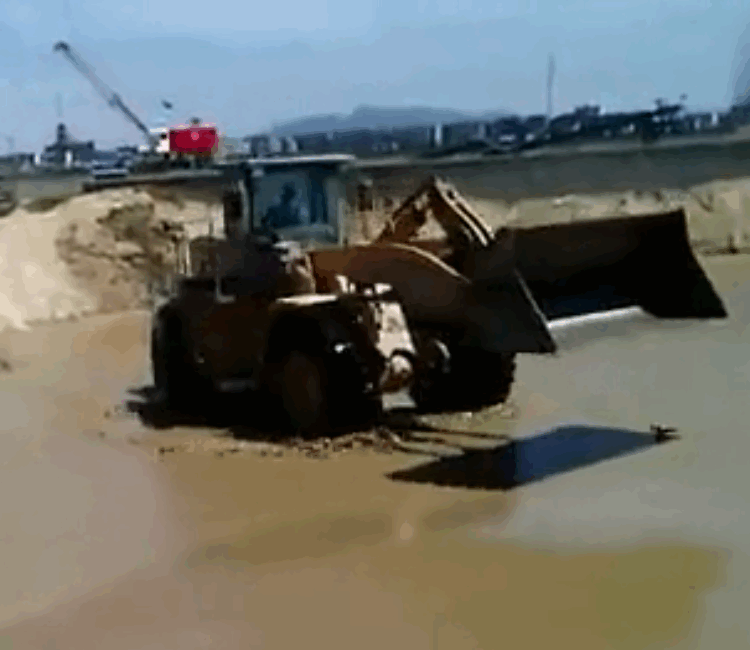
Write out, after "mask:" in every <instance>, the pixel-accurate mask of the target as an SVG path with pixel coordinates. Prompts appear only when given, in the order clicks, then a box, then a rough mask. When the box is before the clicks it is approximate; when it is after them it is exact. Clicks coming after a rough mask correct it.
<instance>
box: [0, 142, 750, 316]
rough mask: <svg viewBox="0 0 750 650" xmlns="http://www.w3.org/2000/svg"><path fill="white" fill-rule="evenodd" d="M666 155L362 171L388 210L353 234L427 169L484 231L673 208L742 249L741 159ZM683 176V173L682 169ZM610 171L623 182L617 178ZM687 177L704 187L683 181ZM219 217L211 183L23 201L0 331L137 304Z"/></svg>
mask: <svg viewBox="0 0 750 650" xmlns="http://www.w3.org/2000/svg"><path fill="white" fill-rule="evenodd" d="M727 151H729V148H727ZM742 151H744V149H742V150H741V151H740V153H742ZM730 153H731V152H730ZM670 155H671V156H672V158H669V157H668V156H666V154H664V153H662V154H661V166H660V165H658V164H656V163H655V162H654V160H655V159H654V158H653V157H651V158H649V157H648V156H645V155H640V157H639V156H638V155H636V154H633V155H629V156H621V157H620V158H619V159H618V158H612V157H610V158H608V159H607V160H608V161H609V162H608V163H607V165H604V164H602V161H601V160H600V161H599V164H598V166H597V165H595V164H593V163H592V160H591V158H592V157H591V156H588V157H586V158H585V159H581V160H579V161H578V162H577V163H575V161H572V160H571V159H567V160H565V161H552V162H550V161H546V162H545V161H543V160H538V161H535V162H534V167H531V166H528V165H527V163H524V165H527V166H526V167H525V168H524V169H520V170H519V169H516V170H515V171H514V168H513V167H512V166H510V167H509V166H508V164H503V165H497V164H492V163H489V164H487V165H484V166H480V167H477V166H466V165H461V166H455V167H450V166H445V165H443V166H441V167H440V168H435V169H430V170H424V169H409V170H404V169H402V170H398V169H395V170H389V171H388V172H387V173H386V172H384V171H382V170H381V171H379V172H377V173H375V174H373V173H372V170H370V173H371V176H373V177H374V180H375V184H374V190H375V196H376V198H381V199H382V198H387V199H389V204H390V205H389V207H388V209H387V210H383V209H381V210H377V209H376V210H374V211H370V212H368V213H366V214H362V215H359V218H358V219H357V223H356V227H355V228H354V231H355V236H356V238H357V239H360V240H361V239H368V238H371V237H373V236H375V235H376V234H377V233H378V231H379V229H380V228H381V227H382V224H383V221H384V219H385V216H386V214H387V212H388V210H391V209H393V208H394V207H395V206H396V205H397V204H398V202H399V201H400V200H402V199H404V198H406V196H408V194H409V192H411V191H413V190H414V189H416V187H417V186H418V184H419V183H420V182H421V181H422V180H424V178H426V176H427V175H428V174H429V173H439V174H440V175H442V176H444V177H446V178H448V179H449V180H450V181H452V182H453V183H454V184H455V185H456V187H457V188H458V189H459V191H461V192H462V193H463V194H464V195H465V197H466V198H467V200H468V201H469V202H470V203H472V204H473V205H474V206H475V207H476V209H477V211H478V212H479V213H480V214H481V215H482V216H483V217H484V218H485V219H486V220H487V221H488V222H489V223H490V225H492V226H493V227H497V226H499V225H502V224H509V223H518V224H521V225H535V224H543V223H553V222H566V221H572V220H581V219H587V218H597V217H606V216H615V215H622V214H633V215H636V214H644V213H653V212H662V211H666V210H671V209H674V208H675V207H678V206H682V207H684V208H685V210H686V212H687V215H688V230H689V235H690V238H691V241H692V242H693V244H694V245H695V246H696V247H697V248H698V250H710V249H713V250H714V251H717V250H720V249H721V248H722V247H725V246H726V245H727V242H731V243H733V244H734V246H735V247H737V248H739V249H743V247H747V246H748V245H750V222H749V221H748V216H747V215H749V214H750V177H745V176H742V175H741V174H746V173H747V170H748V169H750V166H748V165H747V164H746V162H745V158H744V154H743V155H739V154H737V152H736V151H735V154H734V155H729V154H726V152H725V154H722V155H724V158H721V157H720V156H719V157H717V156H718V154H716V155H714V157H713V158H710V157H709V159H708V160H706V161H702V162H701V161H698V162H697V163H696V164H697V165H698V166H699V169H698V170H697V171H696V169H695V168H694V167H693V166H691V165H690V164H688V162H687V161H686V160H685V158H684V156H683V157H682V158H680V156H679V152H673V153H672V154H670ZM594 158H595V157H594ZM618 161H619V162H618ZM594 162H595V161H594ZM748 162H750V161H748ZM563 163H564V164H563ZM574 163H575V164H574ZM597 169H598V171H597ZM683 169H687V170H688V171H687V172H686V173H685V174H682V173H680V170H683ZM540 170H541V172H540ZM654 170H656V171H657V172H658V173H655V171H654ZM539 173H541V176H540V175H539ZM711 173H713V178H714V179H715V178H716V177H717V176H731V175H737V176H738V177H737V178H731V179H722V180H710V179H709V180H706V178H707V177H708V176H709V175H710V174H711ZM524 174H525V176H524ZM587 174H588V175H589V178H588V184H589V187H590V188H593V189H594V190H596V191H595V192H583V191H580V190H579V191H573V190H575V189H576V187H578V186H576V183H581V184H582V185H581V188H582V189H585V183H586V180H585V179H584V180H579V181H576V180H575V179H576V178H579V179H580V178H581V177H582V176H586V175H587ZM597 174H598V175H597ZM617 174H621V175H622V176H623V177H624V178H625V180H623V181H618V180H616V178H617ZM524 178H525V180H524ZM540 178H542V179H544V178H546V179H547V181H545V182H541V181H540V180H539V179H540ZM530 179H531V180H530ZM534 179H536V180H534ZM550 179H551V180H550ZM608 179H609V180H608ZM686 179H694V180H700V179H702V180H701V182H699V183H697V184H694V185H689V184H687V182H686ZM606 182H609V183H610V185H609V187H610V188H612V187H616V186H617V185H618V184H620V183H622V184H624V185H626V186H628V187H630V188H638V187H639V186H640V187H641V188H646V189H648V188H650V189H652V190H653V189H659V188H661V189H662V191H661V193H660V194H655V193H654V192H649V191H645V190H643V191H637V189H630V190H627V191H621V192H616V191H610V192H604V191H601V189H600V188H602V187H605V183H606ZM524 183H525V185H524ZM555 184H556V185H555ZM664 188H668V189H664ZM545 193H546V194H545ZM537 195H541V196H537ZM561 195H564V196H561ZM550 197H556V198H550ZM560 199H563V200H560ZM375 207H376V208H377V207H378V206H377V205H376V206H375ZM221 213H222V208H221V196H220V192H218V191H217V190H216V188H201V187H196V188H193V187H173V188H163V187H161V188H144V189H117V190H103V191H100V192H96V193H91V194H84V195H78V196H70V195H69V194H68V195H67V196H62V197H57V198H55V197H50V196H39V195H36V196H33V197H28V198H27V199H26V200H25V201H22V202H21V205H20V207H18V208H17V209H16V210H14V211H13V212H12V213H11V214H9V215H8V216H6V217H5V218H3V219H2V220H0V260H2V261H3V262H4V272H3V275H2V277H0V329H3V328H4V327H7V326H12V327H15V328H26V327H28V326H29V325H31V324H33V323H34V322H39V321H46V320H50V319H53V320H54V319H65V318H69V317H75V316H77V315H80V314H83V313H89V312H108V311H118V310H122V309H129V308H133V307H142V306H144V305H145V304H147V302H148V299H149V296H148V287H149V283H150V281H151V280H152V279H153V278H154V277H157V276H159V275H160V274H163V273H168V272H169V271H170V270H171V269H173V268H174V266H175V264H176V254H175V247H174V243H173V232H174V229H175V227H181V228H183V229H184V230H185V231H186V232H187V234H188V236H190V237H198V236H201V235H207V234H209V232H210V231H211V228H213V230H214V232H219V231H221V229H222V228H223V223H222V218H221ZM209 224H212V225H211V226H210V225H209Z"/></svg>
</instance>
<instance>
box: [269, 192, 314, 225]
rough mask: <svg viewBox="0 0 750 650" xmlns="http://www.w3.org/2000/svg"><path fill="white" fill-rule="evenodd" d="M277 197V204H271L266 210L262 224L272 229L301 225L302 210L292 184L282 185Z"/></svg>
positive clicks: (303, 221)
mask: <svg viewBox="0 0 750 650" xmlns="http://www.w3.org/2000/svg"><path fill="white" fill-rule="evenodd" d="M279 199H280V200H279V203H278V204H276V205H272V206H271V207H269V208H268V210H267V211H266V216H265V219H264V220H263V223H264V225H265V226H266V227H268V228H271V229H273V230H276V229H277V228H290V227H294V226H301V225H303V224H304V223H305V219H304V216H305V215H304V210H303V209H302V208H301V207H300V205H299V201H298V200H297V190H296V189H295V188H294V185H292V184H291V183H287V184H286V185H284V187H283V188H282V189H281V195H280V197H279Z"/></svg>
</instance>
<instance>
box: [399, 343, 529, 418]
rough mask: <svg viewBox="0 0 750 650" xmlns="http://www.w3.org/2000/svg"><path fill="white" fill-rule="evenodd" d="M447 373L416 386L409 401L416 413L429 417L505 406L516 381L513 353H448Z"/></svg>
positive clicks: (461, 349)
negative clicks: (412, 402) (433, 414)
mask: <svg viewBox="0 0 750 650" xmlns="http://www.w3.org/2000/svg"><path fill="white" fill-rule="evenodd" d="M450 354H451V359H450V370H449V372H448V373H446V374H443V375H440V376H435V377H432V378H427V379H422V380H418V381H417V382H415V384H414V386H413V387H412V390H411V397H412V400H414V402H415V404H416V405H417V408H418V410H420V411H422V412H429V413H441V412H442V413H449V412H461V411H478V410H480V409H483V408H488V407H491V406H496V405H498V404H502V403H503V402H505V401H506V400H507V399H508V397H509V395H510V391H511V388H512V387H513V381H514V380H515V370H516V359H515V354H512V353H488V352H485V351H482V350H477V349H474V348H464V347H456V348H453V349H451V350H450Z"/></svg>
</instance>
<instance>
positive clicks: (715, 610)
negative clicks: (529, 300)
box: [0, 258, 750, 650]
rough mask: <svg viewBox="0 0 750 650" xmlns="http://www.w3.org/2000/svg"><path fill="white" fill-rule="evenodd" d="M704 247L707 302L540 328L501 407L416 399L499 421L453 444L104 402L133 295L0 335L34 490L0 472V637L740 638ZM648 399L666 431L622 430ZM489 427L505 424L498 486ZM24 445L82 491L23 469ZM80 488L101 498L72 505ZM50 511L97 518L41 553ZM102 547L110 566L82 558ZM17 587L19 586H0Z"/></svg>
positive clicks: (737, 434)
mask: <svg viewBox="0 0 750 650" xmlns="http://www.w3.org/2000/svg"><path fill="white" fill-rule="evenodd" d="M704 263H705V265H706V267H707V268H708V269H709V271H710V274H711V277H712V278H713V279H714V280H715V282H716V284H717V287H718V288H719V289H720V290H722V291H723V292H724V293H725V295H726V296H727V299H728V301H729V305H730V309H731V311H732V314H733V318H732V319H731V320H730V321H729V322H728V323H719V324H714V323H705V324H690V325H687V324H674V323H652V322H648V321H647V320H644V319H642V318H641V319H639V318H634V319H631V320H624V321H620V322H618V323H613V324H611V325H609V326H608V328H607V329H603V327H604V326H602V325H591V326H585V327H583V328H578V329H577V330H575V331H570V332H561V333H560V339H561V341H562V342H563V344H564V347H565V348H566V351H564V352H563V353H561V354H560V355H558V356H557V358H541V357H527V356H524V357H522V358H521V360H520V363H519V383H518V385H517V388H516V390H515V392H514V395H513V399H514V401H515V402H516V403H517V404H518V409H519V416H518V417H517V418H515V419H509V418H507V417H500V416H496V415H493V414H491V413H485V414H478V415H477V416H475V417H473V418H465V417H451V418H439V419H438V420H439V421H440V422H441V423H442V424H443V425H445V426H446V428H451V427H452V428H454V429H462V430H465V431H467V432H468V433H472V432H473V433H478V432H485V433H493V434H495V435H496V436H497V439H493V438H489V439H486V438H476V439H474V441H473V442H471V444H472V446H473V453H469V454H467V455H465V456H463V457H458V458H455V457H453V458H452V459H451V458H434V457H430V456H424V455H418V454H407V453H402V452H399V451H395V452H393V453H378V452H376V451H374V450H373V449H367V448H355V449H352V450H349V451H344V452H341V453H337V454H332V455H331V456H330V457H329V458H328V459H324V460H319V459H311V458H307V457H305V455H304V454H301V453H298V452H295V451H291V450H284V451H283V452H282V455H281V456H276V455H274V454H273V453H271V454H267V455H265V456H262V455H260V453H259V452H258V449H257V448H255V447H253V446H252V445H250V446H247V445H245V446H243V445H240V444H239V443H237V442H235V441H234V440H232V439H230V438H228V437H227V432H226V431H223V430H220V429H211V428H194V427H192V428H191V427H187V426H180V427H176V428H173V429H168V430H164V431H153V430H149V429H148V428H146V427H145V426H144V425H143V424H141V423H140V422H139V421H138V420H137V419H134V418H132V417H126V416H124V415H113V414H112V413H110V417H107V416H106V411H107V410H108V409H110V411H111V407H112V405H113V404H117V403H119V402H120V401H121V400H123V399H125V398H126V389H127V388H128V387H132V386H137V385H140V384H143V383H147V381H148V376H147V372H146V369H145V368H146V366H145V358H146V336H145V332H146V331H147V330H146V320H145V317H144V315H142V314H132V315H124V316H120V317H108V318H102V319H99V320H97V319H88V320H87V321H85V322H83V323H81V324H71V325H65V326H62V327H59V328H57V329H54V328H47V329H43V328H42V329H39V330H36V331H35V332H32V333H25V334H15V335H12V336H11V337H8V336H5V335H4V337H3V338H4V340H5V349H6V357H7V358H8V359H9V362H10V363H12V364H14V366H15V370H14V371H13V372H12V373H10V374H5V375H3V379H2V381H3V386H2V388H3V389H4V393H3V394H4V396H5V397H4V401H6V402H7V404H8V408H9V410H10V412H11V413H16V414H18V413H21V406H25V408H26V411H25V412H29V413H32V414H33V417H31V416H29V417H28V418H27V419H26V420H23V419H17V420H16V422H15V424H11V422H10V421H9V424H8V427H9V428H8V431H6V432H5V433H4V435H3V443H2V444H6V445H8V444H9V442H12V441H18V440H20V439H22V436H21V435H20V434H19V433H18V432H19V431H24V432H25V433H24V435H25V436H27V438H28V442H27V441H26V438H23V439H22V442H16V443H14V444H16V445H17V446H16V447H8V451H6V452H5V454H4V455H5V457H6V458H7V459H9V462H12V463H13V464H14V466H15V467H16V468H17V471H18V472H19V473H20V472H24V473H29V476H30V477H31V478H29V480H32V478H33V479H34V480H35V481H36V482H38V483H39V484H40V485H42V486H44V487H45V488H46V489H40V488H39V487H36V488H35V490H30V489H28V488H27V489H26V490H23V491H18V492H17V491H16V489H15V487H14V486H15V485H19V482H20V481H21V474H16V475H11V476H10V477H8V478H7V479H6V478H5V476H7V474H6V472H5V471H4V472H3V475H4V478H3V480H7V481H8V485H7V486H6V489H5V490H4V493H5V494H6V495H7V494H10V492H11V488H12V489H13V492H14V494H23V495H24V499H25V502H24V501H22V502H20V503H16V504H11V502H10V501H9V500H8V499H7V498H6V500H5V505H4V509H3V512H2V513H1V514H2V518H1V521H2V527H3V531H4V534H6V535H7V534H8V533H7V531H9V530H12V531H14V532H13V534H14V535H19V536H20V535H21V534H23V535H25V536H26V537H19V540H20V541H19V542H17V543H16V544H15V547H14V548H12V549H10V551H9V552H6V554H5V556H6V562H7V558H10V557H12V558H13V569H14V571H16V572H17V575H18V577H17V579H16V583H17V586H15V587H12V586H10V583H6V584H4V586H3V587H2V594H3V602H4V603H8V605H6V608H4V609H3V620H4V621H5V622H6V623H5V624H4V629H3V630H1V631H0V648H3V647H4V646H3V645H2V644H3V643H5V644H6V646H7V647H12V648H13V649H14V650H17V649H18V648H64V647H75V648H81V649H85V648H123V649H124V648H134V647H138V648H154V649H156V648H180V649H182V648H204V647H206V648H207V647H211V648H236V647H247V646H251V647H263V648H289V647H296V646H298V645H305V646H309V645H313V646H314V647H317V646H320V647H326V648H351V647H358V648H359V647H361V648H382V647H384V646H390V647H393V648H401V647H403V648H407V647H408V648H425V649H430V650H433V649H434V648H491V647H498V646H499V645H508V646H513V647H528V648H536V647H544V646H543V644H544V645H545V646H546V645H549V646H555V647H564V648H568V647H570V648H639V649H640V648H652V647H653V648H663V647H666V646H669V647H689V648H695V647H743V646H744V645H746V643H747V640H748V629H749V626H748V624H747V623H746V621H745V617H744V615H743V614H742V612H743V611H744V610H743V608H742V607H741V606H740V603H741V602H746V601H747V594H743V593H742V592H743V590H745V587H744V586H743V581H744V580H745V579H746V578H747V577H750V562H748V561H747V543H746V542H744V540H745V539H747V532H748V526H747V523H748V521H747V518H746V516H745V515H744V508H743V504H744V494H745V493H746V491H747V489H748V483H747V479H746V472H745V470H744V457H745V453H744V452H746V451H750V449H748V450H746V447H747V445H748V443H747V442H746V437H745V436H744V431H743V424H742V423H743V421H744V413H745V412H746V410H745V404H746V403H747V398H748V397H749V395H748V392H749V390H748V384H747V373H748V370H747V369H748V368H750V353H749V352H748V350H749V349H750V348H749V347H748V345H747V344H748V342H749V341H748V334H747V332H746V326H747V323H748V322H749V321H750V313H748V312H746V311H745V309H744V304H745V302H746V300H747V298H748V297H750V291H749V290H750V264H748V262H747V260H745V259H742V258H734V259H718V258H717V259H712V260H710V261H708V262H704ZM608 335H614V336H613V337H612V338H610V337H609V336H608ZM593 337H598V340H593ZM0 349H2V348H1V347H0ZM42 350H44V353H43V354H40V352H41V351H42ZM11 390H12V391H13V393H14V394H15V395H17V396H18V397H20V399H17V398H16V399H14V400H11V398H10V397H7V395H9V394H10V392H11ZM16 417H17V418H21V416H20V415H17V416H16ZM24 417H25V416H24ZM654 420H659V421H665V422H667V423H674V424H676V425H677V426H678V428H679V435H680V436H681V438H680V439H678V440H674V441H670V442H668V443H666V444H664V445H655V444H653V443H652V442H651V441H650V440H647V438H646V436H644V435H643V434H642V432H643V431H647V430H648V425H649V423H650V422H652V421H654ZM10 427H12V428H10ZM559 427H568V428H567V429H560V428H559ZM99 431H103V432H104V437H101V436H100V434H99ZM504 434H507V435H511V436H512V437H513V438H514V439H515V440H516V441H517V445H516V447H515V449H514V453H515V456H513V458H512V460H513V468H514V471H515V474H514V477H515V479H514V482H510V483H507V484H506V483H503V482H502V481H500V482H498V480H497V478H498V475H499V474H500V473H502V471H503V468H505V467H506V465H505V464H504V463H505V462H506V460H507V458H508V457H507V449H508V445H507V441H506V440H504V439H503V438H502V437H501V436H502V435H504ZM10 436H12V437H10ZM443 437H445V438H446V439H449V440H450V439H453V440H454V441H458V440H459V439H460V440H461V441H462V442H461V444H469V442H467V441H469V440H470V438H471V436H462V437H461V436H451V434H445V435H444V436H443ZM205 441H212V442H213V444H210V445H204V444H203V443H204V442H205ZM605 443H606V444H605ZM22 444H24V445H25V447H21V445H22ZM34 445H36V448H35V449H37V450H38V451H37V452H36V453H37V454H46V457H47V458H49V459H53V460H49V461H48V462H49V464H54V466H55V467H64V471H66V472H67V474H66V476H68V475H71V474H73V475H74V476H75V477H76V478H77V479H78V478H80V477H84V478H86V477H89V478H86V480H88V481H89V484H88V485H89V488H88V489H79V490H78V491H77V492H76V491H75V490H74V489H73V488H72V487H69V488H66V486H65V484H64V483H63V482H61V480H59V477H58V476H56V475H50V474H49V473H45V474H43V475H42V474H38V475H36V474H33V473H32V472H31V470H32V468H33V467H34V466H35V463H38V461H37V460H36V459H35V457H34V456H33V454H32V455H29V454H30V452H29V451H28V450H27V449H26V447H29V446H31V447H32V448H34ZM608 445H609V447H608ZM605 447H607V449H604V448H605ZM160 448H161V449H164V453H159V449H160ZM172 448H173V449H174V451H167V450H169V449H172ZM84 449H85V451H84ZM232 450H236V453H231V452H232ZM550 450H551V451H550ZM219 452H222V454H221V455H220V453H219ZM24 454H25V455H24ZM66 454H67V456H66ZM563 456H568V457H570V458H569V460H570V461H571V464H570V466H569V467H566V466H564V465H563V464H562V463H561V462H559V461H560V458H561V457H563ZM64 458H67V459H68V461H67V462H68V463H69V466H68V467H65V465H64V461H63V460H61V459H64ZM105 458H106V459H108V460H105ZM74 461H75V462H74ZM542 461H543V462H544V463H547V466H546V468H544V467H542V466H541V463H542ZM108 463H109V464H108ZM4 470H5V468H4ZM95 470H96V472H99V473H100V475H97V476H96V477H92V474H93V473H94V472H95ZM39 471H41V470H39ZM394 472H395V473H396V477H398V479H399V480H393V479H392V478H391V477H390V475H391V474H392V473H394ZM120 475H123V476H124V475H127V476H130V477H131V483H130V484H129V485H122V484H121V483H117V476H120ZM535 479H536V480H535ZM542 479H543V480H542ZM107 484H109V487H110V489H109V490H107V489H104V487H103V486H106V485H107ZM112 484H115V485H117V486H119V487H117V488H112ZM438 484H440V485H438ZM22 487H24V486H22ZM66 490H67V491H66ZM50 494H54V500H53V501H52V504H54V507H53V505H52V504H50V503H49V499H50V497H49V496H48V495H50ZM45 505H46V507H47V508H49V509H50V510H49V511H45V510H44V509H43V506H45ZM94 506H96V507H97V508H98V509H99V510H100V511H107V512H109V513H110V516H111V517H112V518H113V519H111V520H109V521H99V522H98V523H95V522H94V520H93V519H92V520H91V521H90V520H89V519H88V518H87V517H86V515H85V512H84V511H85V508H86V507H88V508H92V507H94ZM19 512H21V513H29V514H27V515H26V516H27V517H28V520H25V521H31V522H34V523H35V524H37V525H38V526H39V528H38V531H32V530H31V529H30V528H29V525H30V524H28V523H24V524H23V525H22V524H21V523H20V521H19V519H18V517H19V514H18V513H19ZM52 512H54V513H56V514H58V516H59V518H60V522H63V521H64V522H65V524H64V525H66V526H68V528H70V529H74V528H75V526H76V524H75V523H74V522H76V521H80V520H81V519H82V518H83V520H84V521H85V526H86V527H87V532H88V534H89V535H90V537H91V538H94V536H95V535H94V534H93V533H92V532H90V531H88V527H91V530H94V529H95V528H96V530H95V531H94V532H95V534H96V535H98V539H99V540H100V546H99V550H98V551H97V550H96V549H95V548H94V544H92V543H90V542H85V541H84V542H82V543H80V546H79V555H78V556H75V555H72V554H70V553H68V555H65V551H66V549H65V547H64V544H65V542H64V537H63V535H62V534H61V533H60V532H58V531H57V530H53V528H52V520H53V519H54V518H51V517H50V515H51V513H52ZM82 512H83V513H84V514H81V513H82ZM30 513H34V514H33V515H32V514H30ZM14 517H15V519H14ZM113 520H114V521H117V523H120V524H122V523H126V524H128V525H126V526H123V527H122V530H120V531H118V530H117V529H116V528H115V527H114V524H113ZM40 522H41V523H40ZM59 525H60V526H63V524H62V523H60V524H59ZM156 529H159V530H162V531H164V532H163V533H161V534H162V537H161V538H159V536H158V535H157V534H156V533H154V530H156ZM16 531H21V532H16ZM76 534H79V533H76ZM45 537H46V538H47V539H56V540H57V541H55V542H52V543H50V544H49V548H51V549H53V551H52V552H55V553H58V555H57V562H58V564H59V565H60V566H64V567H65V568H66V569H68V574H64V575H63V574H62V573H58V574H56V576H55V577H56V581H57V583H58V586H62V587H63V591H62V592H57V593H53V592H50V591H44V589H43V588H40V584H41V583H42V578H43V577H49V576H50V575H51V574H50V569H49V568H48V567H50V563H49V562H48V563H47V564H44V563H40V562H39V558H40V557H43V555H40V554H42V553H43V551H42V548H41V547H42V546H43V542H42V541H41V540H43V539H45ZM33 540H36V541H35V543H36V546H34V545H33V544H32V543H31V542H32V541H33ZM143 540H147V541H148V543H149V544H151V545H152V546H151V548H152V550H151V551H150V552H148V553H147V552H145V551H144V546H143ZM87 544H88V546H87ZM104 549H107V553H106V555H107V559H108V561H107V562H104V561H102V562H101V563H100V564H96V563H93V564H92V562H93V560H92V558H95V557H96V556H97V555H98V554H101V553H102V552H103V551H104ZM49 552H50V551H49V550H47V553H49ZM148 557H150V558H151V560H150V562H147V561H146V560H145V559H144V558H148ZM87 562H89V565H90V568H89V569H88V570H89V575H90V576H91V578H90V579H89V581H88V583H86V585H83V583H81V585H78V587H77V586H76V584H75V580H76V578H75V575H76V572H77V569H76V567H84V569H85V567H86V566H87ZM139 562H140V563H141V565H140V568H138V564H139ZM128 565H129V566H128ZM128 569H130V570H128ZM78 572H80V570H78ZM6 585H7V586H6ZM97 585H98V586H99V588H97ZM84 586H86V587H88V589H84ZM22 587H23V589H25V590H26V592H27V593H28V594H29V598H31V597H36V598H38V599H40V600H39V602H40V604H39V605H37V606H36V607H35V608H29V607H27V608H26V609H25V610H22V609H20V608H18V606H16V608H15V610H14V609H13V608H12V607H10V603H12V600H13V596H14V595H15V593H14V591H13V588H15V589H21V588H22ZM45 588H46V587H45ZM66 588H67V589H68V592H67V597H68V599H69V602H62V601H63V600H64V598H65V597H66V595H65V591H64V590H65V589H66ZM76 588H78V591H76ZM81 591H88V593H87V594H84V595H81ZM45 594H46V595H45ZM50 594H52V595H50ZM42 596H44V597H46V600H44V601H43V602H42V600H41V598H42ZM53 603H54V604H56V606H55V607H52V608H51V609H49V610H48V611H44V612H42V613H40V614H38V615H37V616H34V617H31V618H28V619H27V620H24V621H20V622H12V618H13V615H15V614H19V613H24V612H26V613H29V614H32V613H35V612H41V610H42V607H43V605H45V604H53ZM32 610H33V611H32ZM11 623H12V624H11ZM11 642H12V646H11V645H9V643H11Z"/></svg>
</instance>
